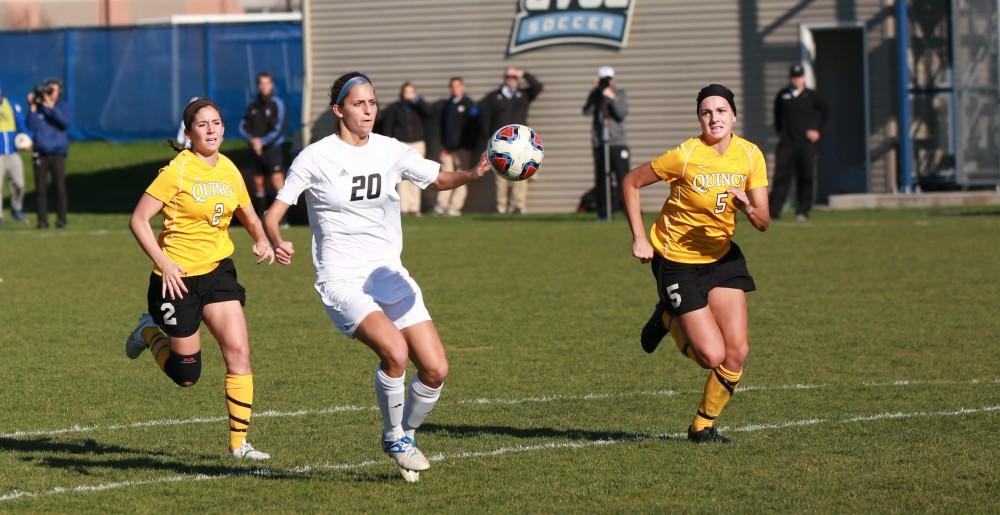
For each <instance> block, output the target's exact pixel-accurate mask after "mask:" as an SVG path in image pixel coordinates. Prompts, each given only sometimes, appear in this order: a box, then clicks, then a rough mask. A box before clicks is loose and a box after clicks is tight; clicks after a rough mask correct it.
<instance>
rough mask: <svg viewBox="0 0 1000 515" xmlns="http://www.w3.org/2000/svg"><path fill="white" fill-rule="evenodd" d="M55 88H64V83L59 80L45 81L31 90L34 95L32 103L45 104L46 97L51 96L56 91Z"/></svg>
mask: <svg viewBox="0 0 1000 515" xmlns="http://www.w3.org/2000/svg"><path fill="white" fill-rule="evenodd" d="M54 86H59V87H62V83H61V82H59V81H58V80H57V79H45V82H42V83H40V84H38V85H36V86H35V87H34V89H32V90H31V93H32V95H33V98H32V101H33V102H34V103H35V104H37V105H42V104H44V103H45V96H46V95H51V94H52V92H53V91H55V88H54Z"/></svg>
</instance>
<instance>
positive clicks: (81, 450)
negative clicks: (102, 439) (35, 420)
mask: <svg viewBox="0 0 1000 515" xmlns="http://www.w3.org/2000/svg"><path fill="white" fill-rule="evenodd" d="M0 451H11V452H50V453H64V454H97V455H100V454H143V455H147V456H148V455H152V456H164V455H165V453H163V452H155V451H149V450H147V449H130V448H128V447H119V446H117V445H108V444H101V443H98V442H97V441H96V440H92V439H87V440H83V441H77V442H59V441H54V440H52V439H49V438H38V439H22V438H0Z"/></svg>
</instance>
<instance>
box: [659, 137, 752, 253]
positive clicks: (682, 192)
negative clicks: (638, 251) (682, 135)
mask: <svg viewBox="0 0 1000 515" xmlns="http://www.w3.org/2000/svg"><path fill="white" fill-rule="evenodd" d="M650 165H652V167H653V172H654V173H655V174H656V175H657V176H658V177H660V178H661V179H663V180H665V181H667V182H669V183H670V196H669V197H667V201H666V202H664V203H663V209H661V210H660V216H659V217H658V218H657V219H656V223H654V224H653V227H652V228H650V230H649V235H650V238H651V239H652V244H653V247H655V248H656V250H657V252H659V253H660V254H661V255H662V256H664V257H666V258H667V259H669V260H671V261H677V262H679V263H696V264H704V263H712V262H715V261H718V260H719V259H720V258H722V256H725V255H726V252H729V241H730V239H731V238H732V237H733V231H734V230H735V229H736V208H735V207H733V203H732V195H731V194H729V193H726V190H727V189H729V188H732V189H740V190H743V191H747V192H749V191H750V190H752V189H754V188H760V187H766V186H767V164H766V163H765V162H764V154H763V153H761V151H760V149H759V148H757V145H754V144H753V143H750V142H749V141H747V140H745V139H743V138H741V137H739V136H736V135H735V134H734V135H733V140H732V142H730V144H729V148H728V149H726V153H725V154H722V155H720V154H719V153H718V152H717V151H716V150H715V149H714V148H712V147H710V146H708V145H706V144H705V143H704V142H702V141H701V138H691V139H689V140H687V141H685V142H684V143H681V144H680V146H678V147H677V148H675V149H673V150H671V151H669V152H667V153H666V154H663V155H662V156H660V157H658V158H656V159H654V160H653V161H652V162H650Z"/></svg>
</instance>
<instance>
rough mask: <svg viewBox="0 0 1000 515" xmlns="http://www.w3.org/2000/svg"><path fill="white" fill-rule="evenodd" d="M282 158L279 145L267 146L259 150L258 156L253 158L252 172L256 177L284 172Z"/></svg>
mask: <svg viewBox="0 0 1000 515" xmlns="http://www.w3.org/2000/svg"><path fill="white" fill-rule="evenodd" d="M283 159H284V157H283V155H282V151H281V145H268V146H266V147H264V148H263V149H261V152H260V155H259V156H258V155H256V154H254V156H253V163H254V167H253V172H254V173H255V174H257V175H272V174H276V173H281V172H283V171H284V167H283V163H282V161H283Z"/></svg>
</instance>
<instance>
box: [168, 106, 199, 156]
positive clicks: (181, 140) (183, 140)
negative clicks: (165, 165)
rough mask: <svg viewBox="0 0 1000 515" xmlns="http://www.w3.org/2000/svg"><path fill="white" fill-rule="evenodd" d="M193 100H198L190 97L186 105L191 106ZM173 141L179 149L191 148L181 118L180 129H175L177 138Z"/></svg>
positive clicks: (189, 139)
mask: <svg viewBox="0 0 1000 515" xmlns="http://www.w3.org/2000/svg"><path fill="white" fill-rule="evenodd" d="M195 100H198V97H191V98H190V99H188V103H187V105H191V102H194V101H195ZM174 141H176V142H177V146H179V147H180V148H181V149H185V148H187V149H190V148H191V138H189V137H187V127H185V126H184V119H183V118H182V119H181V123H180V127H178V128H177V137H176V138H174ZM171 146H172V145H171Z"/></svg>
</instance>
